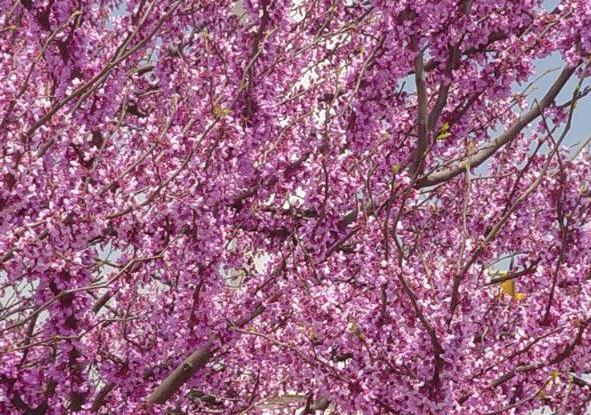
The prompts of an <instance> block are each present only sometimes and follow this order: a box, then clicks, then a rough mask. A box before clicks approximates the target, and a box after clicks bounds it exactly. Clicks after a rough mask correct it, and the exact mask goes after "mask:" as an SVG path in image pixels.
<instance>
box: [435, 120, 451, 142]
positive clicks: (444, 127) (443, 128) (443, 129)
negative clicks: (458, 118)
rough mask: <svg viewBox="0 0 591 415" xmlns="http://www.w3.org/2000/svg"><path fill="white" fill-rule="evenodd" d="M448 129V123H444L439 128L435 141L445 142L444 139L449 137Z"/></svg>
mask: <svg viewBox="0 0 591 415" xmlns="http://www.w3.org/2000/svg"><path fill="white" fill-rule="evenodd" d="M449 129H450V125H449V123H448V122H446V123H444V124H443V125H442V126H441V128H440V129H439V132H438V133H437V138H436V139H437V140H445V139H446V138H449V137H451V133H450V132H449Z"/></svg>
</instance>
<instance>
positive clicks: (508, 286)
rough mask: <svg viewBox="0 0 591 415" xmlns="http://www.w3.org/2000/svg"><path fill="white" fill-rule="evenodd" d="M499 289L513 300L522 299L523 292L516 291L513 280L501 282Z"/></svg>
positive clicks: (523, 296)
mask: <svg viewBox="0 0 591 415" xmlns="http://www.w3.org/2000/svg"><path fill="white" fill-rule="evenodd" d="M501 291H502V292H503V293H505V294H507V295H508V296H510V297H511V298H513V299H514V300H523V299H524V298H525V294H524V293H519V292H517V286H516V284H515V280H513V279H511V280H507V281H504V282H502V283H501Z"/></svg>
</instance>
